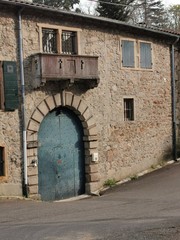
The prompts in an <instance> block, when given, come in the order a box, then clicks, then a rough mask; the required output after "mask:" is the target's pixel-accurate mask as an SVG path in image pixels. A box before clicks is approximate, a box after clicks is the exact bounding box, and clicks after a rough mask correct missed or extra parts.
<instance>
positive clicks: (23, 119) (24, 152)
mask: <svg viewBox="0 0 180 240" xmlns="http://www.w3.org/2000/svg"><path fill="white" fill-rule="evenodd" d="M23 10H24V8H21V9H20V10H19V11H18V46H19V65H20V80H21V113H22V122H21V124H22V148H23V163H24V175H23V195H24V196H25V197H28V187H27V186H28V185H27V140H26V121H25V84H24V61H23V39H22V15H21V14H22V11H23Z"/></svg>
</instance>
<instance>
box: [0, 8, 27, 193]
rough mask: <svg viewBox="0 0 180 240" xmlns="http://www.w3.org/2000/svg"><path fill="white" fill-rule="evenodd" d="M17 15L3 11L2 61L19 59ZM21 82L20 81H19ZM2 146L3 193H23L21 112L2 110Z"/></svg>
mask: <svg viewBox="0 0 180 240" xmlns="http://www.w3.org/2000/svg"><path fill="white" fill-rule="evenodd" d="M16 29H17V27H16V21H15V15H13V14H11V13H9V14H7V13H5V12H3V11H1V16H0V61H16V60H17V39H16V34H17V32H16ZM19 84H20V83H19ZM0 146H1V147H4V148H5V168H6V171H7V174H6V176H5V177H0V196H1V195H22V186H21V185H22V176H21V172H22V162H21V142H20V121H19V112H18V110H15V111H13V112H6V111H3V110H0Z"/></svg>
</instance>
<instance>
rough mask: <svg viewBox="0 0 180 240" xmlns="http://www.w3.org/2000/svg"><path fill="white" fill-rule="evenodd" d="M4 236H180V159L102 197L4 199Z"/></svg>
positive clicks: (43, 239) (110, 239)
mask: <svg viewBox="0 0 180 240" xmlns="http://www.w3.org/2000/svg"><path fill="white" fill-rule="evenodd" d="M0 240H180V163H175V164H172V165H169V166H167V167H165V168H163V169H160V170H157V171H155V172H153V173H151V174H148V175H145V176H143V177H141V178H138V179H137V180H134V181H131V182H128V183H126V184H123V185H120V186H117V187H115V188H113V189H111V190H109V191H107V192H106V193H105V194H103V195H102V196H101V197H91V198H88V199H84V200H79V201H74V202H36V201H30V200H5V199H4V200H0Z"/></svg>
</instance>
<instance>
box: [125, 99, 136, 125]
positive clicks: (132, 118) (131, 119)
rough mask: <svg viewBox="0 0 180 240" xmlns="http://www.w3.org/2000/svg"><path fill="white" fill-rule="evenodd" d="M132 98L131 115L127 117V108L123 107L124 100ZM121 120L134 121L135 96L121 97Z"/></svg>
mask: <svg viewBox="0 0 180 240" xmlns="http://www.w3.org/2000/svg"><path fill="white" fill-rule="evenodd" d="M128 100H132V110H131V111H132V114H131V115H132V117H131V118H129V117H128V116H127V110H126V108H125V101H128ZM123 121H124V122H134V121H135V98H134V97H131V96H128V97H126V96H125V97H123Z"/></svg>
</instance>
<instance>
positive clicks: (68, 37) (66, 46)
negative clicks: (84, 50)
mask: <svg viewBox="0 0 180 240" xmlns="http://www.w3.org/2000/svg"><path fill="white" fill-rule="evenodd" d="M62 53H64V54H76V53H77V51H76V32H71V31H62Z"/></svg>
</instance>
